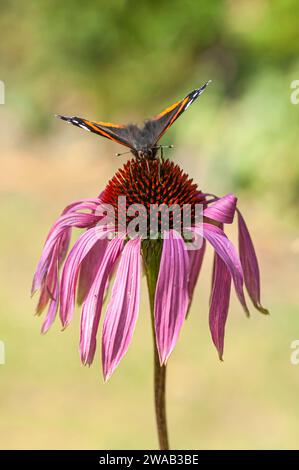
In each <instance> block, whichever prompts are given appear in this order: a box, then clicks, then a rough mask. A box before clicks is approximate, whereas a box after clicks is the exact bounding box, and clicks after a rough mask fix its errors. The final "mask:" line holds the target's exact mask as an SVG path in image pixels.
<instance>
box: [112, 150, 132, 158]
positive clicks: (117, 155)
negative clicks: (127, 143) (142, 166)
mask: <svg viewBox="0 0 299 470" xmlns="http://www.w3.org/2000/svg"><path fill="white" fill-rule="evenodd" d="M130 152H131V150H128V151H127V152H121V153H116V154H115V156H116V157H120V156H121V155H126V154H127V153H130Z"/></svg>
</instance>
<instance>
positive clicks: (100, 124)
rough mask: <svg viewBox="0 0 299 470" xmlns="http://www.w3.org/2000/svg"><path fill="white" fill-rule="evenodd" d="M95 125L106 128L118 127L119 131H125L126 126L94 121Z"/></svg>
mask: <svg viewBox="0 0 299 470" xmlns="http://www.w3.org/2000/svg"><path fill="white" fill-rule="evenodd" d="M94 122H95V124H99V126H105V127H116V128H118V129H123V128H124V127H126V126H124V125H123V124H112V123H111V122H102V121H94Z"/></svg>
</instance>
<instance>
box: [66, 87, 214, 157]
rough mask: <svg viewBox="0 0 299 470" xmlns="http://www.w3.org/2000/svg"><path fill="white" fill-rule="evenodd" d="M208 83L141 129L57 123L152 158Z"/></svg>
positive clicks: (78, 121)
mask: <svg viewBox="0 0 299 470" xmlns="http://www.w3.org/2000/svg"><path fill="white" fill-rule="evenodd" d="M210 82H211V80H210V81H208V82H207V83H205V84H204V85H203V86H202V87H200V88H197V89H196V90H193V91H191V93H189V94H188V95H187V96H186V97H185V98H184V99H182V100H180V101H178V102H177V103H174V104H173V105H172V106H169V107H168V108H166V109H165V110H164V111H162V112H161V113H160V114H158V115H157V116H155V117H154V118H153V119H149V120H148V121H145V123H144V126H143V127H142V128H140V127H138V126H136V125H135V124H129V125H127V126H124V125H121V124H111V123H110V122H100V121H88V120H87V119H82V118H79V117H75V116H74V117H67V116H60V115H58V116H57V117H59V118H60V119H63V120H64V121H67V122H69V123H71V124H74V126H78V127H81V128H82V129H85V130H87V131H90V132H94V133H95V134H98V135H101V136H103V137H106V138H107V139H110V140H114V142H117V143H119V144H122V145H125V146H126V147H129V149H130V151H131V152H132V153H133V155H135V157H137V158H142V157H144V158H151V159H153V158H155V156H156V153H157V150H158V148H161V147H162V146H159V145H157V142H158V141H159V140H160V138H161V137H162V135H163V134H164V133H165V132H166V131H167V129H169V127H170V126H171V125H172V124H173V123H174V121H175V120H176V119H177V118H178V117H179V116H180V115H181V114H182V113H183V112H184V111H186V109H187V108H188V107H189V106H190V104H192V103H193V101H195V100H196V99H197V98H198V97H199V95H201V93H202V92H203V91H204V90H205V89H206V87H207V86H208V85H209V83H210Z"/></svg>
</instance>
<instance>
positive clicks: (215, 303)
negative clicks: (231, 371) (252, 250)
mask: <svg viewBox="0 0 299 470" xmlns="http://www.w3.org/2000/svg"><path fill="white" fill-rule="evenodd" d="M230 290H231V274H230V272H229V270H228V269H227V266H226V264H225V262H224V261H223V260H222V258H220V256H218V255H217V253H215V256H214V267H213V283H212V292H211V299H210V316H209V324H210V331H211V335H212V340H213V343H214V344H215V346H216V348H217V351H218V354H219V358H220V359H221V360H222V357H223V346H224V331H225V323H226V319H227V314H228V307H229V299H230Z"/></svg>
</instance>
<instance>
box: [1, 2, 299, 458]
mask: <svg viewBox="0 0 299 470" xmlns="http://www.w3.org/2000/svg"><path fill="white" fill-rule="evenodd" d="M0 30H1V36H2V40H1V42H0V79H1V80H2V81H3V82H4V84H5V104H2V105H0V116H1V126H0V137H1V140H0V162H1V166H0V169H1V171H0V196H1V197H0V213H1V230H0V250H1V264H0V340H2V341H4V342H5V347H6V363H5V365H0V417H1V418H0V447H1V448H3V449H105V448H107V449H115V448H123V449H134V448H156V447H157V441H156V434H155V425H154V414H153V398H152V340H151V330H150V321H149V310H148V301H147V292H146V286H145V284H144V282H143V286H142V287H143V290H142V297H141V309H140V316H139V320H138V324H137V328H136V332H135V335H134V338H133V342H132V345H131V347H130V349H129V352H128V354H127V355H126V357H125V358H124V360H123V361H122V363H121V365H120V367H119V368H118V369H117V371H116V372H115V374H114V376H113V377H112V379H111V381H110V382H109V383H108V384H106V385H104V384H103V381H102V376H101V368H100V351H98V353H97V355H96V358H95V361H94V364H93V365H92V367H91V368H84V367H82V366H81V365H80V361H79V355H78V336H79V332H78V317H79V311H77V313H76V315H75V321H74V322H73V323H72V324H71V325H70V326H69V328H68V329H67V330H66V331H64V332H61V331H60V326H59V324H58V322H57V323H56V324H55V325H54V327H53V328H52V330H51V331H50V332H49V333H47V334H46V335H45V336H41V335H40V333H39V331H40V326H41V321H40V319H37V318H35V317H34V316H33V314H34V309H35V303H36V299H33V300H32V299H30V295H29V291H30V285H31V278H32V273H33V271H34V269H35V266H36V263H37V261H38V258H39V255H40V252H41V249H42V245H43V242H44V238H45V236H46V233H47V231H48V229H49V227H50V225H51V224H52V222H53V221H54V219H55V218H56V217H57V215H58V214H59V213H60V211H61V210H62V209H63V208H64V207H65V206H66V205H67V204H68V203H69V202H70V201H72V200H77V199H81V198H86V197H93V196H95V195H97V194H98V193H99V191H100V190H101V189H102V188H103V187H104V186H105V184H106V182H107V181H108V179H109V178H110V177H111V176H112V175H113V173H114V171H115V170H116V169H117V168H118V167H119V166H121V165H122V164H123V163H124V162H125V161H126V159H127V157H128V156H127V155H124V156H123V157H118V158H116V157H115V156H114V154H115V152H118V151H120V150H121V149H120V147H119V146H117V145H114V144H113V143H112V142H108V141H105V140H104V139H100V138H97V137H96V136H95V135H90V134H88V133H86V132H84V131H81V130H79V129H76V128H74V127H72V126H66V125H65V124H64V123H63V122H61V121H58V120H55V119H54V117H53V116H54V114H55V113H61V114H66V115H74V114H75V115H78V116H83V117H87V118H91V119H98V120H109V121H112V122H113V121H116V122H124V123H126V122H130V121H136V122H141V121H142V120H143V119H145V118H148V117H150V116H152V115H153V114H156V113H157V112H159V111H161V110H162V109H163V108H164V107H166V106H167V105H169V104H171V103H172V102H173V101H176V100H178V99H179V98H181V97H183V96H185V95H186V94H187V93H188V92H189V91H190V90H192V89H193V88H195V87H197V86H199V85H201V84H202V83H203V82H205V81H206V80H208V79H212V80H213V83H212V85H211V86H210V87H209V89H208V90H207V91H206V92H205V93H204V94H203V95H202V97H201V98H200V99H199V100H198V101H197V102H196V103H195V104H194V105H193V106H192V107H191V108H189V110H188V112H186V113H185V114H184V116H182V117H181V118H180V119H179V120H178V121H177V122H176V124H175V125H174V126H173V128H172V129H171V130H170V131H169V132H168V133H167V135H166V136H165V137H164V140H163V141H164V143H171V144H174V145H175V149H174V150H173V151H171V152H170V153H169V156H170V157H171V158H173V159H174V160H175V161H177V162H178V163H179V164H180V165H181V166H182V167H184V169H185V170H186V171H188V172H189V174H190V175H191V176H192V177H193V178H194V180H195V181H197V182H198V183H199V186H200V187H201V188H202V190H204V191H207V192H214V193H217V194H218V195H224V194H225V193H227V192H231V191H233V192H235V193H236V195H237V196H238V197H239V204H240V208H241V209H242V210H243V212H244V215H245V218H246V220H247V222H248V225H249V227H250V228H251V233H252V236H253V239H254V242H255V246H256V250H257V253H258V256H259V259H260V266H261V272H262V290H263V303H264V304H265V305H266V306H267V307H268V308H269V309H270V311H271V316H270V317H263V316H262V315H260V314H259V313H257V312H255V311H252V316H251V318H250V320H248V319H246V318H245V317H244V315H243V312H242V311H241V308H240V306H239V305H238V304H237V302H236V301H235V299H234V298H233V300H232V305H231V309H230V315H229V320H228V324H227V334H226V347H225V357H224V363H220V362H219V360H218V358H217V354H216V351H215V349H214V347H213V345H212V343H211V340H210V335H209V330H208V291H209V284H210V273H211V253H210V255H209V257H208V258H207V259H206V261H205V264H204V269H203V272H202V275H201V279H200V282H199V284H198V287H197V290H196V295H195V300H194V302H193V306H192V311H191V314H190V318H189V319H188V321H187V322H186V324H185V326H184V328H183V331H182V334H181V337H180V340H179V343H178V345H177V347H176V349H175V351H174V353H173V355H172V357H171V360H170V362H169V368H168V369H169V370H168V390H167V396H168V410H167V411H168V418H169V427H170V440H171V446H172V448H178V449H184V448H194V449H201V448H208V449H222V448H225V449H237V448H241V449H254V448H256V449H261V448H271V449H278V448H283V449H287V448H289V449H294V448H298V447H299V435H298V420H299V401H298V396H299V395H298V393H299V365H297V366H295V365H292V364H291V362H290V355H291V352H292V350H291V342H292V341H293V340H295V339H299V308H298V300H299V298H298V271H299V269H298V262H299V235H298V226H299V224H298V215H299V214H298V203H299V163H298V146H299V133H298V123H299V104H298V105H297V106H296V105H293V104H291V101H290V94H291V91H292V90H291V88H290V85H291V82H292V81H293V80H296V79H299V38H298V2H297V1H296V0H273V1H270V0H268V1H267V0H238V1H237V0H216V1H214V2H210V1H207V0H205V1H203V0H196V1H195V0H193V1H192V0H185V1H181V0H171V1H165V0H151V1H146V0H144V1H140V0H139V1H137V0H112V1H110V2H106V1H95V0H86V1H84V2H82V1H79V0H65V1H63V2H61V1H58V0H51V1H50V0H44V1H43V2H40V1H38V0H27V1H26V2H22V1H20V0H18V1H17V0H2V2H1V15H0ZM230 234H231V236H232V237H233V239H234V240H235V241H236V233H235V230H234V229H233V228H232V230H230Z"/></svg>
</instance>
